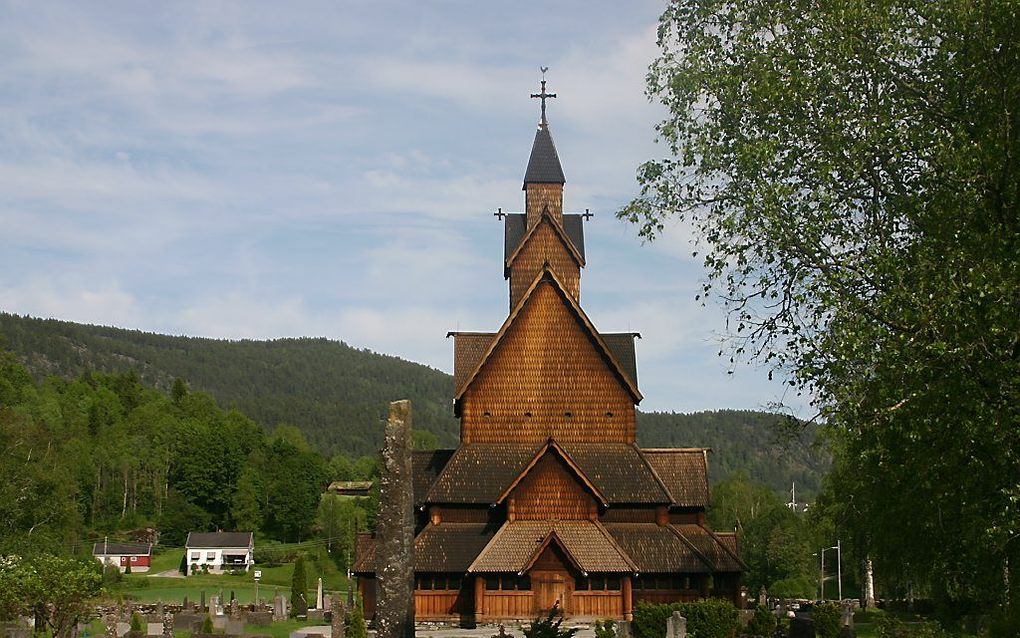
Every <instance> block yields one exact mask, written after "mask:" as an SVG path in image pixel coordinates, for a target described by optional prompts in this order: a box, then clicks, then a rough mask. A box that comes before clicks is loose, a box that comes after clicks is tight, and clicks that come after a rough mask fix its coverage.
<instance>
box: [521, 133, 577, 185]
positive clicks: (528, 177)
mask: <svg viewBox="0 0 1020 638" xmlns="http://www.w3.org/2000/svg"><path fill="white" fill-rule="evenodd" d="M566 181H567V180H566V178H565V177H563V167H562V166H560V156H559V154H558V153H557V152H556V144H555V143H553V138H552V133H550V132H549V125H548V124H547V123H545V122H542V124H541V125H540V126H539V127H538V130H537V131H535V141H534V142H533V143H532V145H531V156H530V157H529V158H528V168H527V170H526V171H525V172H524V186H525V187H527V185H528V184H564V183H566Z"/></svg>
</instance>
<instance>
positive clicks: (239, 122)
mask: <svg viewBox="0 0 1020 638" xmlns="http://www.w3.org/2000/svg"><path fill="white" fill-rule="evenodd" d="M661 10H662V4H661V3H660V2H646V1H633V2H625V3H623V2H612V1H607V2H557V3H540V2H513V3H488V2H466V1H465V2H452V1H451V2H420V3H419V2H338V1H336V0H333V1H328V2H325V1H324V2H286V3H283V2H255V1H246V2H193V3H192V2H173V3H158V2H151V3H141V2H123V3H114V2H87V3H86V2H66V3H65V2H45V3H43V2H30V1H25V2H0V309H2V310H4V311H7V312H14V313H18V314H30V315H33V316H42V317H55V318H60V319H66V320H72V321H80V322H88V323H99V324H105V325H115V326H121V327H126V328H136V329H141V330H146V331H153V332H162V333H170V334H187V335H195V336H208V337H221V338H231V339H238V338H272V337H284V336H326V337H330V338H335V339H343V340H344V341H346V342H348V343H350V344H352V345H355V346H358V347H366V348H371V349H373V350H376V351H380V352H385V353H388V354H394V355H398V356H401V357H404V358H407V359H411V360H414V361H420V362H422V363H426V364H428V365H431V366H434V367H437V368H440V369H443V370H446V371H450V369H451V365H452V343H450V342H449V341H447V340H446V339H444V335H445V334H446V332H447V331H448V330H456V329H460V330H495V329H497V328H498V327H499V325H500V324H501V323H502V321H503V319H504V318H505V317H506V312H507V292H506V284H505V282H504V280H503V278H502V266H501V263H500V262H501V258H502V228H501V226H500V225H499V224H498V223H497V222H496V221H495V219H494V217H493V216H492V213H493V212H494V211H495V210H496V208H497V207H502V208H503V209H504V210H521V208H522V206H523V197H522V193H521V180H522V177H523V174H524V168H525V165H526V162H527V157H528V153H529V151H530V147H531V142H532V138H533V136H534V130H535V125H536V123H537V119H538V104H537V100H530V99H529V98H528V94H529V93H530V92H532V91H537V89H538V80H539V72H538V67H539V66H541V65H545V66H549V67H550V71H549V74H548V79H549V90H550V91H553V92H556V93H558V95H559V97H558V98H557V99H556V100H553V101H552V102H551V103H550V106H549V119H550V124H551V128H552V132H553V136H554V138H555V140H556V144H557V148H558V150H559V154H560V159H561V162H562V163H563V168H564V172H565V173H566V177H567V185H566V195H565V205H566V208H567V209H568V210H573V211H578V210H583V209H585V208H589V209H591V210H592V211H593V212H595V213H596V217H595V219H594V220H593V221H592V222H591V223H589V224H588V225H587V227H586V233H587V239H586V244H587V246H586V247H587V255H588V267H587V268H586V270H585V271H584V273H583V275H582V298H581V299H582V304H583V305H584V306H585V309H586V310H587V312H588V314H589V316H590V317H591V318H592V320H593V321H594V323H595V325H596V326H597V327H598V328H599V329H600V330H603V331H607V332H608V331H622V330H634V331H639V332H641V333H642V335H643V339H642V340H641V341H639V342H638V366H639V368H638V375H639V380H640V383H641V388H642V392H643V393H644V395H645V397H646V398H645V401H644V402H643V403H642V407H643V408H645V409H658V410H678V411H694V410H702V409H715V408H725V407H732V408H761V407H764V406H766V405H767V404H769V403H770V402H774V401H777V400H782V399H783V398H784V395H783V392H784V390H783V386H782V385H780V384H779V383H778V382H774V383H769V382H767V381H766V380H765V377H766V372H765V370H762V369H760V368H758V367H754V366H749V365H740V366H737V367H736V369H735V373H734V374H732V375H730V374H727V370H728V360H727V359H721V358H719V357H718V356H717V352H718V350H719V334H720V333H722V332H723V331H724V328H725V326H724V318H723V315H722V313H721V311H720V310H719V309H718V308H717V307H714V306H711V305H710V306H708V307H702V306H701V305H700V304H699V303H697V302H695V301H694V296H695V294H696V293H697V291H698V289H699V285H700V280H701V277H702V274H701V269H700V265H699V263H698V262H697V261H696V260H694V259H693V258H691V246H690V243H689V241H690V233H689V232H688V231H687V229H685V228H683V227H671V228H669V230H668V232H667V234H666V236H665V237H664V238H663V239H662V240H660V241H657V242H655V243H653V244H650V245H644V246H642V244H641V242H640V241H639V240H638V239H637V238H636V233H635V231H634V229H633V228H630V227H628V226H626V225H625V224H623V223H622V222H619V221H617V220H616V219H615V218H614V216H613V212H614V211H615V210H616V209H617V208H619V207H620V206H621V205H622V204H624V203H625V202H626V201H627V200H628V199H630V198H631V197H633V196H634V194H635V193H636V188H637V187H636V182H635V179H634V174H635V169H636V167H637V165H638V164H639V163H640V162H641V161H643V160H646V159H649V158H652V157H655V156H658V155H659V154H661V153H663V152H664V151H663V149H661V148H659V147H658V146H657V145H656V144H655V141H654V130H653V127H654V125H655V123H656V122H657V121H658V120H659V119H661V117H662V111H661V110H660V108H661V107H658V106H656V105H653V104H650V103H649V102H648V101H647V99H646V98H645V97H644V94H643V88H644V75H645V72H646V69H647V66H648V63H649V62H650V61H651V60H652V59H653V57H654V56H655V54H656V47H655V26H656V20H657V17H658V14H659V13H660V12H661ZM785 399H786V401H787V402H791V401H792V397H789V396H787V397H785Z"/></svg>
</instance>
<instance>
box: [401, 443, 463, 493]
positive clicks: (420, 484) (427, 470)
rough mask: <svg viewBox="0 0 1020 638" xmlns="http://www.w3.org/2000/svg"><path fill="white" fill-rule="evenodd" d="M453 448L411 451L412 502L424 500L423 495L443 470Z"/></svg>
mask: <svg viewBox="0 0 1020 638" xmlns="http://www.w3.org/2000/svg"><path fill="white" fill-rule="evenodd" d="M454 452H455V450H414V451H413V452H411V486H412V487H411V489H412V492H413V493H414V504H415V505H421V504H422V503H424V502H425V495H426V494H428V491H429V488H430V487H432V484H433V483H435V481H436V477H437V476H439V474H440V473H441V472H442V471H443V468H444V467H446V464H447V463H448V462H449V461H450V457H452V456H453V453H454Z"/></svg>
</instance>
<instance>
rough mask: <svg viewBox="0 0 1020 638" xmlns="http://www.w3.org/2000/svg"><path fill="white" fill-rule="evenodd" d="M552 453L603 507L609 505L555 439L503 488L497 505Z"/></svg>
mask: <svg viewBox="0 0 1020 638" xmlns="http://www.w3.org/2000/svg"><path fill="white" fill-rule="evenodd" d="M550 452H553V453H555V454H557V455H558V456H559V457H560V458H561V459H563V460H564V461H565V462H566V464H567V467H569V468H570V469H571V470H572V471H573V472H574V474H575V475H576V476H577V478H579V479H580V480H581V483H582V484H584V486H585V487H587V488H588V491H590V492H591V493H592V494H594V495H595V498H597V499H598V500H599V502H600V503H602V505H609V501H607V500H606V497H605V496H603V494H602V492H601V490H599V488H597V487H595V485H593V484H592V482H591V481H590V480H589V479H588V477H587V476H585V474H584V471H583V470H581V468H579V467H578V466H577V464H576V463H574V460H573V459H571V458H570V455H569V454H567V453H566V452H564V451H563V448H562V447H560V445H559V444H558V443H556V441H554V440H553V439H549V442H548V443H546V444H545V445H544V446H542V447H541V448H539V450H538V453H537V454H535V456H534V458H532V459H531V462H530V463H528V464H527V465H526V466H525V467H524V469H523V470H522V471H521V472H520V473H519V474H518V475H517V478H515V479H514V480H513V481H511V482H510V483H509V484H508V485H507V486H506V487H505V488H503V493H502V494H500V495H499V497H498V498H497V499H496V503H502V502H503V500H504V499H506V497H507V496H509V495H510V492H512V491H513V489H514V488H515V487H517V484H518V483H520V482H521V481H522V480H524V477H525V476H527V475H528V472H530V471H531V470H532V469H533V468H534V467H535V465H537V464H538V462H539V461H540V460H541V459H542V457H543V456H545V455H546V454H549V453H550Z"/></svg>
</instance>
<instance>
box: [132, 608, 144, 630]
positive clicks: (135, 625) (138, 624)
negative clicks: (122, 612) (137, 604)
mask: <svg viewBox="0 0 1020 638" xmlns="http://www.w3.org/2000/svg"><path fill="white" fill-rule="evenodd" d="M141 630H142V617H141V616H139V615H138V612H137V611H136V612H135V613H133V614H131V631H141Z"/></svg>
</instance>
